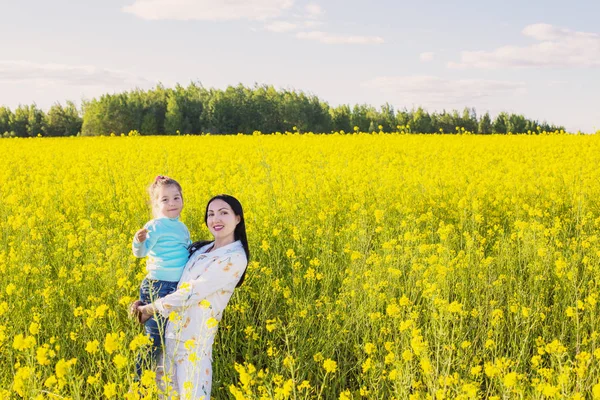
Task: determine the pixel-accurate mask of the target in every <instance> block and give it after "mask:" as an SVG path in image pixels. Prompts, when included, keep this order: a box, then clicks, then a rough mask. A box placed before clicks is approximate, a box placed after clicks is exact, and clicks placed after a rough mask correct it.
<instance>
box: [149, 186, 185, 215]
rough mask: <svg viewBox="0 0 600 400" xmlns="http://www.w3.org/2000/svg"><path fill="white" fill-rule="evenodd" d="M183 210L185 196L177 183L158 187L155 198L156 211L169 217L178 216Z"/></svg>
mask: <svg viewBox="0 0 600 400" xmlns="http://www.w3.org/2000/svg"><path fill="white" fill-rule="evenodd" d="M181 210H183V198H182V197H181V193H180V192H179V189H178V188H177V186H175V185H166V186H161V187H159V188H158V191H157V192H156V198H155V199H154V212H155V213H157V214H159V215H161V216H165V217H167V218H177V217H179V214H181Z"/></svg>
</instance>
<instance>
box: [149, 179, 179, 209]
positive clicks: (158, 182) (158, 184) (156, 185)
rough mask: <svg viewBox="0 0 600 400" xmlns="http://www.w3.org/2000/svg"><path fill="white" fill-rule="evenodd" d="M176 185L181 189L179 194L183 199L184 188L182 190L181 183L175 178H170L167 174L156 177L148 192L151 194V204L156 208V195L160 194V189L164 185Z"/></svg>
mask: <svg viewBox="0 0 600 400" xmlns="http://www.w3.org/2000/svg"><path fill="white" fill-rule="evenodd" d="M171 185H173V186H175V187H176V188H177V190H179V194H180V195H181V198H182V199H183V190H181V185H180V184H179V182H177V181H176V180H175V179H172V178H169V177H168V176H165V175H158V176H157V177H156V178H154V182H152V184H151V185H150V186H148V194H149V195H150V204H151V205H152V208H154V201H155V200H156V196H157V195H158V189H159V188H161V187H164V186H171Z"/></svg>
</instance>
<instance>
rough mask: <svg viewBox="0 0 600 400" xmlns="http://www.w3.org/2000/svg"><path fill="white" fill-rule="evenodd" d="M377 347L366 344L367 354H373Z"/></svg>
mask: <svg viewBox="0 0 600 400" xmlns="http://www.w3.org/2000/svg"><path fill="white" fill-rule="evenodd" d="M376 349H377V347H376V346H375V345H374V344H373V343H365V353H367V354H371V353H373V351H375V350H376Z"/></svg>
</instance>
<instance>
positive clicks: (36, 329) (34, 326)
mask: <svg viewBox="0 0 600 400" xmlns="http://www.w3.org/2000/svg"><path fill="white" fill-rule="evenodd" d="M29 333H31V334H32V335H37V334H38V333H40V324H38V323H37V322H32V323H31V324H29Z"/></svg>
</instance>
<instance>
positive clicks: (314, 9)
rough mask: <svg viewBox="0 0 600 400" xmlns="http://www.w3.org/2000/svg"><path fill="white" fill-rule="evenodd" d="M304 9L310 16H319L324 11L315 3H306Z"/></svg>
mask: <svg viewBox="0 0 600 400" xmlns="http://www.w3.org/2000/svg"><path fill="white" fill-rule="evenodd" d="M305 9H306V12H307V13H308V15H309V16H311V17H320V16H321V15H323V14H324V13H325V12H324V11H323V9H322V8H321V6H320V5H318V4H316V3H308V4H307V5H306V7H305Z"/></svg>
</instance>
